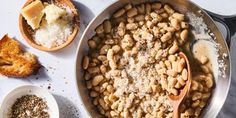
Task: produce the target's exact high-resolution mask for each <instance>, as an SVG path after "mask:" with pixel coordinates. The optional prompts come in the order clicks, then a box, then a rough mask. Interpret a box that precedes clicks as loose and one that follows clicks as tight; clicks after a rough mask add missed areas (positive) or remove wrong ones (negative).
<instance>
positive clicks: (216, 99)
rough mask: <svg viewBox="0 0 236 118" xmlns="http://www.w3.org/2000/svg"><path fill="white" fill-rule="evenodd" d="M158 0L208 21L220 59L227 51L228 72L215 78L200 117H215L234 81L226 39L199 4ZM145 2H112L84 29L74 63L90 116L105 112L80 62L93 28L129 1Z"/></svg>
mask: <svg viewBox="0 0 236 118" xmlns="http://www.w3.org/2000/svg"><path fill="white" fill-rule="evenodd" d="M149 1H150V2H152V1H157V0H149ZM159 1H160V2H162V3H168V4H170V5H171V6H172V7H174V9H175V10H177V11H180V12H181V13H186V12H192V13H194V14H195V15H197V16H199V17H200V16H201V17H202V18H203V20H204V22H205V23H206V24H207V26H208V28H209V29H210V30H211V32H212V33H214V35H215V37H216V39H215V42H216V43H218V44H219V45H220V49H219V58H218V59H223V54H226V55H227V56H226V58H224V60H223V62H224V65H225V66H226V68H225V70H222V69H219V71H224V73H226V76H223V75H222V74H219V75H218V77H217V79H216V80H215V84H216V85H215V88H214V91H213V94H212V97H211V100H210V101H209V104H208V105H207V107H206V108H204V111H203V112H202V114H201V117H204V118H214V117H216V116H217V114H218V113H219V111H220V109H221V108H222V106H223V104H224V102H225V99H226V97H227V94H228V90H229V86H230V81H231V60H230V53H229V49H228V47H227V43H226V41H225V39H224V38H223V36H222V34H221V32H220V31H219V29H218V28H217V26H216V25H215V23H214V21H213V20H212V18H211V17H210V16H209V15H208V14H207V13H206V12H205V11H204V10H202V9H201V8H200V7H199V6H197V5H195V4H194V3H192V2H191V1H188V0H159ZM143 2H147V0H133V1H131V0H130V1H129V0H120V1H116V2H114V3H112V4H111V5H110V6H108V7H107V8H105V9H104V10H103V11H102V12H101V13H100V14H98V15H97V16H96V17H95V18H94V19H93V20H92V21H91V22H90V24H89V25H88V27H87V28H86V29H85V31H84V33H83V35H82V37H81V39H80V42H79V46H78V49H77V58H76V65H75V69H76V81H77V87H78V93H79V97H80V99H81V100H82V102H83V107H84V108H85V110H86V111H87V114H88V115H89V116H91V117H94V118H98V117H103V116H101V115H100V114H99V113H98V112H97V110H96V107H95V106H93V104H92V102H91V100H90V97H89V94H88V93H89V92H88V90H87V88H86V85H85V81H84V80H83V69H82V66H81V63H82V58H83V56H84V55H87V53H88V50H89V47H88V45H87V41H88V39H90V38H91V37H92V36H93V35H94V34H95V31H94V29H95V28H96V27H97V26H98V25H99V24H101V23H102V22H103V21H104V20H105V19H108V18H110V17H111V15H112V14H113V13H114V12H115V11H116V10H118V9H120V8H122V7H124V6H125V5H126V4H127V3H132V4H134V5H135V4H140V3H143ZM199 11H201V12H199Z"/></svg>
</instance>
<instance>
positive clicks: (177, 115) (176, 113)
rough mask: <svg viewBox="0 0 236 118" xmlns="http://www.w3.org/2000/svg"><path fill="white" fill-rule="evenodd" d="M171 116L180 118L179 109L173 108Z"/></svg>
mask: <svg viewBox="0 0 236 118" xmlns="http://www.w3.org/2000/svg"><path fill="white" fill-rule="evenodd" d="M173 115H174V117H173V118H179V117H180V113H179V107H177V108H174V111H173Z"/></svg>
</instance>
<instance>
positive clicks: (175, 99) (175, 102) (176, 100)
mask: <svg viewBox="0 0 236 118" xmlns="http://www.w3.org/2000/svg"><path fill="white" fill-rule="evenodd" d="M179 56H180V57H181V58H184V60H185V62H186V66H187V71H188V80H187V81H186V84H185V86H184V88H183V89H182V90H181V91H180V93H179V95H172V94H170V95H169V96H168V97H169V100H170V102H171V104H172V106H173V109H174V111H173V114H174V118H179V117H180V113H179V106H180V105H181V103H182V102H183V101H184V99H185V98H186V96H187V95H188V92H189V90H190V87H191V68H190V64H189V61H188V58H187V56H186V55H185V54H184V53H183V52H180V53H179Z"/></svg>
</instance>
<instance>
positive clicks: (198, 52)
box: [192, 39, 219, 79]
mask: <svg viewBox="0 0 236 118" xmlns="http://www.w3.org/2000/svg"><path fill="white" fill-rule="evenodd" d="M192 48H193V49H192V53H193V56H194V58H196V59H197V60H200V58H201V56H206V57H207V58H208V59H209V61H208V63H207V66H208V67H209V68H210V70H212V71H213V72H212V73H213V75H214V77H215V79H217V77H218V67H219V66H218V62H217V59H218V56H217V55H218V54H217V48H216V45H215V43H214V42H212V41H209V40H203V39H202V40H198V41H197V42H196V43H195V44H194V45H193V47H192Z"/></svg>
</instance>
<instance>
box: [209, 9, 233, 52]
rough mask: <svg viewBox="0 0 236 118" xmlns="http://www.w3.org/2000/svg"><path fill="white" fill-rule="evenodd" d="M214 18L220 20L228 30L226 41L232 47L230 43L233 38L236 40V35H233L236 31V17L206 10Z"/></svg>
mask: <svg viewBox="0 0 236 118" xmlns="http://www.w3.org/2000/svg"><path fill="white" fill-rule="evenodd" d="M205 11H206V12H207V13H208V14H209V15H210V16H211V17H212V18H213V19H214V20H216V21H218V22H220V23H221V24H223V25H224V26H225V28H226V30H227V35H226V43H227V45H228V47H229V49H230V43H231V41H232V40H236V37H234V36H233V35H234V34H235V33H236V27H234V26H235V24H236V17H227V16H222V15H219V14H215V13H212V12H210V11H207V10H205Z"/></svg>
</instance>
